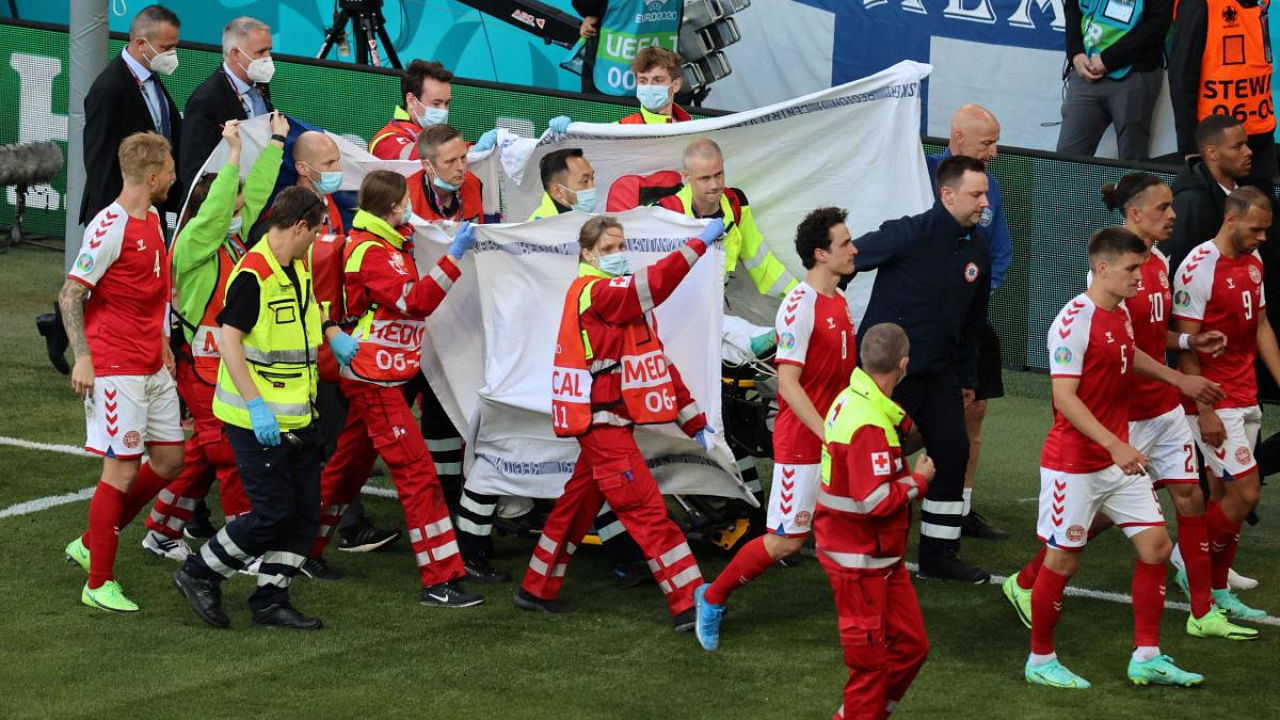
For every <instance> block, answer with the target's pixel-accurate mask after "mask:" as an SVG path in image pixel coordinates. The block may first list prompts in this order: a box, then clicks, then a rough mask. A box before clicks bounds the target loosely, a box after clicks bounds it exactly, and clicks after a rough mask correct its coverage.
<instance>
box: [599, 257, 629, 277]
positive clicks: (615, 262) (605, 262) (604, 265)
mask: <svg viewBox="0 0 1280 720" xmlns="http://www.w3.org/2000/svg"><path fill="white" fill-rule="evenodd" d="M600 269H601V270H603V271H605V272H607V273H609V274H610V275H612V276H614V277H619V276H621V275H630V274H631V260H630V258H628V257H627V252H626V251H625V250H624V251H622V252H616V253H610V254H609V255H603V256H601V257H600Z"/></svg>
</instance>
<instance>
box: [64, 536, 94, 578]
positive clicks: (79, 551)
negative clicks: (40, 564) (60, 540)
mask: <svg viewBox="0 0 1280 720" xmlns="http://www.w3.org/2000/svg"><path fill="white" fill-rule="evenodd" d="M63 552H65V553H66V554H67V562H69V563H75V564H77V565H79V566H80V569H81V570H84V571H85V572H89V548H87V547H85V546H84V542H83V541H81V540H80V536H79V535H77V536H76V539H75V540H72V541H71V542H69V543H67V549H66V550H64V551H63Z"/></svg>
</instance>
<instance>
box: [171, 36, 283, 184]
mask: <svg viewBox="0 0 1280 720" xmlns="http://www.w3.org/2000/svg"><path fill="white" fill-rule="evenodd" d="M274 73H275V64H274V61H273V60H272V59H271V28H270V27H268V26H267V24H266V23H264V22H262V21H260V20H256V19H254V18H251V17H248V16H241V17H238V18H236V19H235V20H232V21H231V22H229V23H227V26H226V27H225V28H223V30H222V67H220V68H218V69H217V70H216V71H214V73H213V75H211V76H209V79H208V80H205V81H204V82H203V83H201V84H200V87H198V88H196V90H195V92H193V93H191V98H190V99H188V100H187V107H186V118H185V120H186V127H185V128H184V131H183V134H182V152H181V153H179V157H180V158H181V160H182V162H180V163H179V164H178V182H180V183H182V187H183V188H188V187H191V183H192V181H193V178H194V177H195V175H196V173H197V172H199V170H200V166H202V165H204V161H205V160H207V159H208V158H209V153H211V152H213V149H214V148H215V147H217V145H218V142H219V141H220V140H221V139H222V125H223V124H224V123H226V121H228V120H246V119H248V118H251V117H257V116H259V115H266V114H267V113H269V112H271V111H272V110H274V109H275V108H274V107H272V105H271V91H270V90H269V89H268V87H267V84H268V83H269V82H271V76H272V75H273V74H274Z"/></svg>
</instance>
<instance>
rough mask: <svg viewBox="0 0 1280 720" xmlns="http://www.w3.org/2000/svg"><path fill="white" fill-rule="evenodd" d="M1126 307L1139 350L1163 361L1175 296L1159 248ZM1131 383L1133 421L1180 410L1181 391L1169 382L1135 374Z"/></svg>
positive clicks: (1145, 266)
mask: <svg viewBox="0 0 1280 720" xmlns="http://www.w3.org/2000/svg"><path fill="white" fill-rule="evenodd" d="M1124 304H1125V307H1126V308H1127V309H1128V310H1129V320H1130V321H1131V322H1132V323H1133V339H1134V342H1136V343H1137V344H1138V349H1139V350H1141V351H1142V352H1144V353H1146V354H1148V355H1150V356H1151V357H1153V358H1155V360H1156V362H1164V357H1165V352H1166V351H1165V337H1166V336H1167V335H1168V333H1169V314H1170V310H1171V309H1172V306H1173V293H1172V292H1170V290H1169V259H1168V258H1166V257H1165V256H1164V254H1163V253H1161V252H1160V250H1159V249H1157V248H1155V247H1152V248H1151V254H1150V255H1149V256H1148V257H1147V261H1146V262H1144V263H1143V264H1142V277H1141V278H1140V279H1139V280H1138V294H1137V295H1135V296H1134V297H1131V298H1129V299H1127V300H1125V301H1124ZM1132 382H1133V389H1132V391H1131V393H1132V394H1131V400H1130V406H1129V419H1130V420H1149V419H1151V418H1153V417H1158V416H1160V415H1163V414H1165V413H1167V412H1169V411H1170V410H1172V409H1174V408H1176V407H1178V404H1179V403H1180V402H1181V400H1182V397H1181V396H1180V395H1179V394H1178V389H1177V388H1175V387H1174V386H1172V385H1170V384H1168V383H1162V382H1160V381H1159V380H1152V379H1151V378H1147V377H1143V376H1141V375H1138V374H1134V376H1133V380H1132Z"/></svg>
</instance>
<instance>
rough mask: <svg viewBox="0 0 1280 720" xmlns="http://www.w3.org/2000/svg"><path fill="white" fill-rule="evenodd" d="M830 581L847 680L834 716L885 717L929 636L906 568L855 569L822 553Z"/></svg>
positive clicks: (913, 670)
mask: <svg viewBox="0 0 1280 720" xmlns="http://www.w3.org/2000/svg"><path fill="white" fill-rule="evenodd" d="M818 558H819V559H820V560H821V561H822V567H823V569H825V570H826V571H827V577H828V578H829V579H830V580H831V589H832V590H833V591H834V592H835V596H836V614H837V615H838V616H839V618H840V645H841V646H842V647H843V648H844V664H845V666H846V667H848V668H849V681H848V682H847V683H845V686H844V704H843V705H842V706H841V707H840V710H838V711H837V712H836V714H835V716H834V718H833V720H834V719H839V718H844V719H845V720H852V719H853V718H857V720H882V719H883V718H886V717H888V716H889V713H890V712H892V710H893V708H894V706H896V705H897V704H898V702H899V701H900V700H902V696H903V695H905V694H906V692H907V688H908V687H910V685H911V681H912V680H915V678H916V674H917V673H919V672H920V667H921V666H923V665H924V660H925V656H927V655H928V654H929V639H928V638H927V637H926V635H925V629H924V617H923V616H922V615H921V614H920V603H919V601H918V600H917V599H916V591H915V588H913V587H911V578H910V576H909V575H908V574H907V569H906V568H905V567H904V566H903V565H902V563H898V564H897V565H895V566H894V567H892V568H890V569H888V570H851V569H849V568H844V567H841V566H839V565H836V564H835V563H834V562H832V561H831V560H829V559H827V558H825V557H823V555H822V553H821V552H819V553H818Z"/></svg>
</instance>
